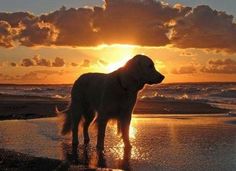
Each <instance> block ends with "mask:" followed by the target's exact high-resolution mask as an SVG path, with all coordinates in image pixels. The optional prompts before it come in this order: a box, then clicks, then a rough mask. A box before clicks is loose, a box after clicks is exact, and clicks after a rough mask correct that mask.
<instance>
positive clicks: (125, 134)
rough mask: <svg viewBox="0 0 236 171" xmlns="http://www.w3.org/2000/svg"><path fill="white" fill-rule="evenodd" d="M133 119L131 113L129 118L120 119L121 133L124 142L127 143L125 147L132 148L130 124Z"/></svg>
mask: <svg viewBox="0 0 236 171" xmlns="http://www.w3.org/2000/svg"><path fill="white" fill-rule="evenodd" d="M130 121H131V114H130V115H128V116H127V118H124V119H121V120H120V126H121V134H122V138H123V142H124V145H125V148H131V147H132V146H131V144H130V141H129V126H130Z"/></svg>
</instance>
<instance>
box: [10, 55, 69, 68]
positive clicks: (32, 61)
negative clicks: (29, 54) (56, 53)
mask: <svg viewBox="0 0 236 171" xmlns="http://www.w3.org/2000/svg"><path fill="white" fill-rule="evenodd" d="M64 65H65V61H64V59H63V58H60V57H56V58H55V59H54V60H53V61H51V60H49V59H46V58H41V57H40V56H39V55H35V56H34V57H33V58H23V59H22V60H21V62H20V66H22V67H31V66H45V67H63V66H64ZM11 66H16V65H14V64H13V65H12V64H11Z"/></svg>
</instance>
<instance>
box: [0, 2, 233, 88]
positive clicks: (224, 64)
mask: <svg viewBox="0 0 236 171" xmlns="http://www.w3.org/2000/svg"><path fill="white" fill-rule="evenodd" d="M234 21H235V19H234V16H232V15H229V14H227V12H221V11H217V10H214V9H212V8H211V7H209V6H206V5H205V6H204V5H199V6H196V7H187V6H184V5H183V4H176V5H168V4H163V3H160V2H157V1H147V0H145V1H115V0H107V1H105V2H104V4H103V6H101V7H90V8H84V7H83V8H71V9H66V8H64V7H62V8H61V9H58V10H56V11H51V12H50V13H45V14H40V15H34V14H33V13H29V12H23V11H22V12H18V13H11V12H10V13H9V12H0V83H24V84H28V83H29V84H32V83H33V84H34V83H37V84H59V83H73V81H74V80H75V79H76V78H77V77H78V76H80V75H81V74H82V73H86V72H106V73H108V72H111V71H113V70H115V69H117V68H118V67H120V66H122V65H123V64H124V63H125V62H126V61H127V60H129V59H130V58H131V57H133V56H134V55H136V54H145V55H147V56H149V57H151V58H152V59H153V60H154V62H155V66H156V68H157V69H158V70H159V71H160V72H161V73H163V74H164V75H165V76H166V79H165V81H164V82H166V83H169V82H209V81H221V82H225V81H227V82H229V81H231V82H234V81H236V23H235V22H234Z"/></svg>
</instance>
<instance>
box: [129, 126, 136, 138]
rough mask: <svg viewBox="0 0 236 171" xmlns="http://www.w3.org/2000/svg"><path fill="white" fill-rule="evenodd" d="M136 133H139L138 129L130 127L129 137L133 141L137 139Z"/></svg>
mask: <svg viewBox="0 0 236 171" xmlns="http://www.w3.org/2000/svg"><path fill="white" fill-rule="evenodd" d="M136 133H137V129H136V128H135V127H134V126H133V125H130V128H129V137H130V138H132V139H135V136H136Z"/></svg>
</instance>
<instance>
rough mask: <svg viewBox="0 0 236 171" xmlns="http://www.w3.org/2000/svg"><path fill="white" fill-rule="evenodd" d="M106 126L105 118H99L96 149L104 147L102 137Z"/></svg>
mask: <svg viewBox="0 0 236 171" xmlns="http://www.w3.org/2000/svg"><path fill="white" fill-rule="evenodd" d="M106 126H107V120H106V119H101V120H99V121H98V136H97V149H98V150H103V149H104V138H105V131H106Z"/></svg>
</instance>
